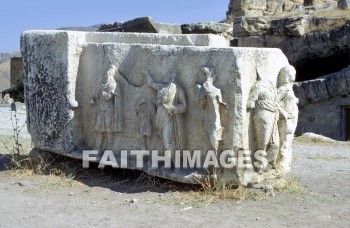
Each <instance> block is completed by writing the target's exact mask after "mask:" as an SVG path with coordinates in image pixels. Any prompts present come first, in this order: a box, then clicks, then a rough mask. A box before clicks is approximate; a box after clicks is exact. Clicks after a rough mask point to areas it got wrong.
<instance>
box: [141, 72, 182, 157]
mask: <svg viewBox="0 0 350 228" xmlns="http://www.w3.org/2000/svg"><path fill="white" fill-rule="evenodd" d="M146 74H147V83H148V84H149V85H150V86H151V87H152V88H153V89H155V90H157V91H158V93H157V114H156V117H155V123H156V127H157V128H158V130H159V133H160V137H161V139H162V140H163V145H164V149H165V150H171V151H175V150H177V149H179V150H181V149H185V139H184V136H185V134H184V128H183V117H182V114H183V113H185V112H186V111H187V102H186V96H185V92H184V91H183V90H182V88H181V87H180V86H178V85H176V84H175V83H174V78H175V76H176V74H175V73H174V74H173V75H172V78H173V79H172V81H171V82H169V83H159V82H155V81H154V80H153V78H152V77H151V76H150V75H149V73H148V72H147V73H146ZM172 154H173V153H172ZM173 155H174V154H173ZM172 159H173V161H174V158H173V157H172Z"/></svg>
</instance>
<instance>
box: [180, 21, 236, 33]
mask: <svg viewBox="0 0 350 228" xmlns="http://www.w3.org/2000/svg"><path fill="white" fill-rule="evenodd" d="M231 27H232V25H230V24H225V23H214V22H202V23H198V24H183V25H181V29H182V33H183V34H192V33H197V34H203V33H213V34H219V33H223V32H227V31H229V30H230V29H231Z"/></svg>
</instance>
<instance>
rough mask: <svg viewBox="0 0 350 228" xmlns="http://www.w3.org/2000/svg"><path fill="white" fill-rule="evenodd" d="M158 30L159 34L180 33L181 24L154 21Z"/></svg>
mask: <svg viewBox="0 0 350 228" xmlns="http://www.w3.org/2000/svg"><path fill="white" fill-rule="evenodd" d="M156 27H157V29H158V32H159V33H161V34H182V30H181V25H179V24H167V23H159V22H158V23H156Z"/></svg>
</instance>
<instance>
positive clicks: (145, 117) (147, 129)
mask: <svg viewBox="0 0 350 228" xmlns="http://www.w3.org/2000/svg"><path fill="white" fill-rule="evenodd" d="M136 113H137V115H138V116H139V118H140V131H139V136H140V138H143V139H144V144H145V146H146V148H148V145H147V138H148V137H150V136H152V118H153V117H154V116H155V115H156V109H155V106H154V104H153V103H152V102H151V101H148V100H141V102H140V103H139V105H138V108H137V109H136Z"/></svg>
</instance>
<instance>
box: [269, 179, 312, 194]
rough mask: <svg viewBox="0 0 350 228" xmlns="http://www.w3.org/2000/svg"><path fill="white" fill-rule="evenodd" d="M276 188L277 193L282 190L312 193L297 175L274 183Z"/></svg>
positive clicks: (294, 192)
mask: <svg viewBox="0 0 350 228" xmlns="http://www.w3.org/2000/svg"><path fill="white" fill-rule="evenodd" d="M273 188H274V190H275V191H276V192H277V193H281V192H286V193H290V194H298V195H300V194H302V195H305V194H308V193H310V191H309V190H307V189H306V188H304V187H303V186H302V185H301V184H300V182H299V180H298V178H297V177H294V176H292V177H290V178H289V179H288V180H286V181H285V182H276V183H275V184H274V185H273Z"/></svg>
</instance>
